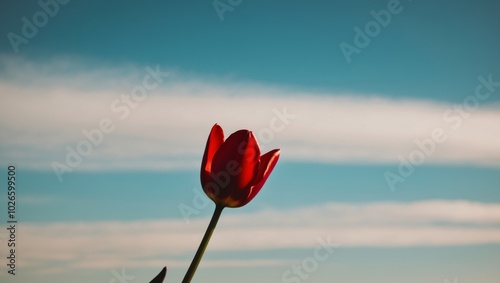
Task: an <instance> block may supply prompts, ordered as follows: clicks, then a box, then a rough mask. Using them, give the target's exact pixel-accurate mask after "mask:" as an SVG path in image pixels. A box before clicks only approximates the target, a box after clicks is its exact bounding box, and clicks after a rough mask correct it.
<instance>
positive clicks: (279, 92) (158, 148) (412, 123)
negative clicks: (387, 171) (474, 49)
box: [0, 57, 500, 170]
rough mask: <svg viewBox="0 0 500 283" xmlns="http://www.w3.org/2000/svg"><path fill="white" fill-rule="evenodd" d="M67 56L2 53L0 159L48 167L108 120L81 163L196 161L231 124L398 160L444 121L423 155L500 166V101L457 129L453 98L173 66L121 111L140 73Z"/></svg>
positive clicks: (325, 155) (273, 138)
mask: <svg viewBox="0 0 500 283" xmlns="http://www.w3.org/2000/svg"><path fill="white" fill-rule="evenodd" d="M71 63H72V61H71V60H66V61H64V60H63V61H62V62H59V61H58V62H52V63H30V62H26V61H23V60H21V59H12V58H6V57H2V58H1V59H0V65H1V66H2V68H1V69H4V71H3V73H2V78H1V79H0V98H1V100H2V104H1V106H0V127H1V128H2V131H1V133H0V141H1V147H0V156H1V157H2V158H1V160H2V162H12V161H15V162H17V163H18V164H20V165H22V166H23V167H25V168H26V167H28V168H37V169H46V170H51V166H50V164H51V163H52V162H54V161H57V162H64V160H65V158H66V155H67V153H68V151H67V149H66V147H67V146H69V147H71V148H73V149H75V148H76V147H77V145H78V143H79V142H80V141H82V140H85V139H86V137H85V136H84V135H83V134H82V131H83V130H87V131H90V130H91V129H95V128H98V127H99V123H100V121H101V120H102V119H103V118H106V119H109V120H110V121H111V122H112V123H113V125H114V126H116V128H115V130H114V131H113V132H112V133H109V134H105V135H104V140H103V143H102V144H100V145H99V146H95V147H94V148H93V151H92V153H91V154H90V155H89V156H86V157H85V158H84V160H83V162H82V164H81V166H79V169H82V170H102V169H162V170H163V169H179V168H180V169H184V168H193V167H195V166H198V163H199V158H200V156H201V154H202V150H203V147H204V142H205V140H206V136H207V134H208V131H209V129H210V128H211V126H212V125H213V124H214V123H219V124H221V125H222V126H223V127H224V128H225V129H226V130H227V132H232V131H235V130H237V129H239V128H248V129H251V130H253V131H254V132H255V133H256V135H257V137H258V138H259V140H260V142H261V144H262V146H263V147H269V148H271V147H273V148H274V147H280V148H282V151H283V159H286V160H289V161H313V162H328V163H398V162H399V160H398V157H399V156H400V155H402V156H406V155H407V154H409V153H410V152H411V151H412V150H415V149H416V148H417V147H416V145H415V141H416V140H423V139H427V138H430V137H431V133H432V131H433V130H434V129H436V128H442V129H443V130H444V132H445V133H446V135H447V137H448V138H447V140H446V142H445V143H443V144H439V145H437V147H436V150H435V151H434V152H433V154H432V155H430V156H428V157H427V158H426V162H429V163H445V164H463V163H466V164H476V165H486V166H499V165H500V147H498V144H500V108H499V107H498V105H490V104H488V103H486V102H484V105H480V107H479V108H478V109H477V110H475V111H473V112H470V113H468V114H470V115H469V116H468V117H466V118H465V117H462V118H461V121H460V125H459V127H457V128H456V129H455V128H454V126H455V125H457V123H458V122H457V120H456V119H458V118H457V117H458V116H456V115H458V114H456V113H455V114H453V115H455V116H452V117H451V118H456V119H454V120H452V119H451V118H450V117H449V119H448V120H449V121H448V122H447V121H446V119H445V118H444V117H443V115H444V114H445V113H447V112H448V111H450V109H453V107H454V106H453V105H448V104H445V103H441V102H435V101H420V100H415V99H404V100H393V99H388V98H384V97H383V96H380V95H373V94H359V93H348V92H337V93H321V92H309V91H302V90H291V89H288V88H286V87H278V86H269V85H261V84H255V83H241V82H234V81H230V82H221V81H219V82H214V81H207V80H203V79H199V78H196V79H194V78H186V77H182V76H179V75H176V74H175V72H172V74H171V76H170V77H169V78H168V79H166V80H165V81H164V82H163V83H161V84H160V86H159V87H158V88H157V89H155V90H154V91H151V92H150V93H149V94H148V96H147V98H146V99H145V100H144V101H141V102H139V103H137V105H136V106H135V107H129V109H128V110H129V111H128V112H129V113H128V114H127V115H126V118H124V119H122V118H123V117H124V116H125V115H124V110H123V111H117V110H116V107H115V108H113V102H114V101H116V100H120V99H121V97H122V95H130V92H131V90H132V89H133V88H134V86H136V85H137V84H140V83H141V78H142V76H143V75H144V74H145V73H146V72H145V70H144V69H140V68H133V67H130V66H125V67H123V68H101V69H91V68H83V67H81V68H80V69H79V68H78V64H76V63H75V64H71ZM80 64H81V62H80ZM75 65H76V67H75ZM68 66H72V67H71V68H69V67H68ZM5 70H8V72H7V71H5ZM65 70H66V72H65ZM471 94H473V93H472V92H471ZM464 98H465V97H464ZM286 113H288V116H289V117H288V118H286V116H287V114H286ZM453 113H454V112H453ZM292 116H293V118H291V117H292ZM284 117H285V118H284Z"/></svg>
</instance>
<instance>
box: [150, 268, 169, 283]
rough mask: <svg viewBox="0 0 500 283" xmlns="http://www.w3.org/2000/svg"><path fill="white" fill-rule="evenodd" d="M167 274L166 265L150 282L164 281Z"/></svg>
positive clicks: (159, 282) (160, 282)
mask: <svg viewBox="0 0 500 283" xmlns="http://www.w3.org/2000/svg"><path fill="white" fill-rule="evenodd" d="M165 275H167V267H166V266H165V267H164V268H163V269H162V270H161V271H160V273H158V275H156V277H155V278H153V280H151V282H149V283H162V282H163V279H165Z"/></svg>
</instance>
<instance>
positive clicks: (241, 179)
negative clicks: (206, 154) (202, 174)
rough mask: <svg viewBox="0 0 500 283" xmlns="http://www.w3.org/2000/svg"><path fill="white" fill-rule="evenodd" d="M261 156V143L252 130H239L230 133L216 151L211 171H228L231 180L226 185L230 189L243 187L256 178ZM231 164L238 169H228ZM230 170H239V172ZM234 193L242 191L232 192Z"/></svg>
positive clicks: (215, 172)
mask: <svg viewBox="0 0 500 283" xmlns="http://www.w3.org/2000/svg"><path fill="white" fill-rule="evenodd" d="M259 157H260V149H259V144H258V143H257V140H256V139H255V137H254V135H253V134H252V132H250V131H248V130H239V131H237V132H235V133H233V134H232V135H230V136H229V137H228V138H227V140H226V141H225V142H224V143H223V144H222V145H221V147H220V148H219V150H218V151H217V152H216V153H215V156H214V158H213V161H212V170H211V172H212V173H214V174H217V173H219V172H228V173H229V174H228V175H229V177H230V181H229V184H228V186H226V187H227V188H228V189H230V190H237V189H243V188H245V187H247V186H248V185H249V184H251V182H252V180H254V178H255V176H256V173H257V172H258V171H257V170H258V166H257V165H258V163H259ZM229 164H231V166H230V167H232V168H237V169H236V170H228V166H229ZM229 171H237V172H238V174H234V173H233V174H232V173H231V172H229ZM233 193H236V194H238V193H241V192H236V191H231V192H230V194H233Z"/></svg>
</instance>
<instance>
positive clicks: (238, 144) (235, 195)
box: [201, 124, 280, 207]
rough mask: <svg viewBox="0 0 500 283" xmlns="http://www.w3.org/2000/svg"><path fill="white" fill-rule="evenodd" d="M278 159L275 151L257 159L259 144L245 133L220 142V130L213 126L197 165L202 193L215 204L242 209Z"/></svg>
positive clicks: (240, 132)
mask: <svg viewBox="0 0 500 283" xmlns="http://www.w3.org/2000/svg"><path fill="white" fill-rule="evenodd" d="M279 156H280V150H279V149H274V150H271V151H270V152H268V153H266V154H264V155H262V156H261V155H260V147H259V144H258V143H257V140H256V139H255V136H254V135H253V133H252V132H251V131H248V130H239V131H237V132H235V133H233V134H231V135H230V136H229V137H228V138H227V139H226V140H224V131H223V130H222V128H221V127H220V126H219V125H217V124H215V125H214V126H213V127H212V130H211V132H210V135H209V137H208V140H207V145H206V148H205V153H204V155H203V161H202V164H201V185H202V187H203V191H205V193H206V194H207V196H208V197H209V198H210V199H212V200H213V201H214V202H215V204H216V205H221V206H224V207H241V206H244V205H245V204H247V203H248V202H250V201H251V200H252V199H253V198H254V197H255V196H256V195H257V193H258V192H259V191H260V189H262V186H264V183H265V182H266V180H267V178H268V177H269V175H270V174H271V172H272V170H273V168H274V166H275V165H276V163H277V162H278V159H279Z"/></svg>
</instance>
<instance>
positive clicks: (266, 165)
mask: <svg viewBox="0 0 500 283" xmlns="http://www.w3.org/2000/svg"><path fill="white" fill-rule="evenodd" d="M279 158H280V150H279V149H274V150H271V151H270V152H268V153H266V154H264V155H262V157H261V158H260V168H259V173H258V175H257V177H256V183H255V184H254V185H253V186H252V188H251V192H250V194H249V195H248V197H247V200H246V202H245V203H243V204H242V206H243V205H245V204H247V203H248V202H250V201H251V200H252V199H253V198H254V197H255V196H256V195H257V194H258V193H259V192H260V189H262V187H263V186H264V183H265V182H266V181H267V178H268V177H269V175H271V172H272V171H273V169H274V166H275V165H276V163H277V162H278V159H279Z"/></svg>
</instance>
